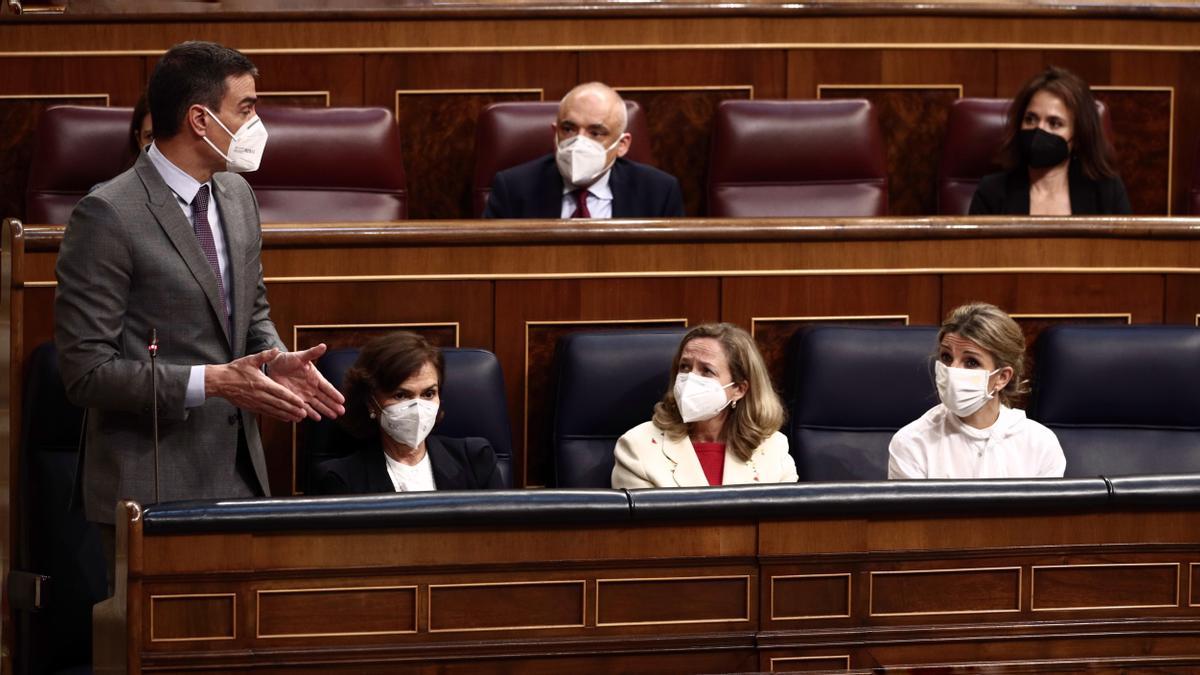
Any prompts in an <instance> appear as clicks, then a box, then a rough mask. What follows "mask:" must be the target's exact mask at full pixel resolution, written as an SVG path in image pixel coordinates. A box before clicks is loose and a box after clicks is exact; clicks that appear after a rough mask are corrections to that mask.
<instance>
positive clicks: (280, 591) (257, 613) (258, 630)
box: [254, 585, 419, 640]
mask: <svg viewBox="0 0 1200 675" xmlns="http://www.w3.org/2000/svg"><path fill="white" fill-rule="evenodd" d="M401 590H412V592H413V629H412V630H375V631H344V632H340V633H280V634H272V635H263V633H262V616H261V609H262V603H261V601H260V598H261V597H262V596H264V595H285V594H292V595H298V594H301V593H343V592H346V591H401ZM418 595H419V590H418V588H417V586H415V585H403V586H344V587H335V588H323V587H322V588H270V589H258V590H257V591H255V593H254V637H255V638H257V639H261V640H272V639H284V638H305V637H357V636H363V635H412V634H414V633H417V632H418V631H417V596H418Z"/></svg>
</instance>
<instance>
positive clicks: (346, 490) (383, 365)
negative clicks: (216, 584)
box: [316, 332, 504, 494]
mask: <svg viewBox="0 0 1200 675" xmlns="http://www.w3.org/2000/svg"><path fill="white" fill-rule="evenodd" d="M444 375H445V363H444V361H443V359H442V352H441V350H439V349H438V348H437V347H435V346H433V345H432V344H430V343H429V342H428V341H427V340H426V339H425V338H423V337H421V336H420V335H416V334H414V333H406V332H399V333H391V334H389V335H384V336H381V337H378V338H375V339H374V340H371V341H370V342H368V343H367V344H366V346H364V347H363V348H362V351H361V352H360V353H359V355H358V360H357V361H355V362H354V366H353V367H352V368H350V370H349V371H347V372H346V381H345V382H344V384H343V387H342V388H343V390H344V391H345V394H346V414H345V415H343V416H342V417H341V419H339V422H340V423H341V424H342V425H343V426H344V427H345V428H346V429H347V430H348V431H349V432H350V433H351V434H353V435H354V436H355V437H356V438H359V439H363V440H367V441H370V444H369V445H368V447H366V448H364V449H362V450H360V451H358V452H356V453H354V454H353V455H350V456H348V457H343V458H341V459H334V460H329V461H327V462H323V463H322V464H321V465H320V466H319V467H318V469H317V475H318V479H317V490H316V492H317V493H318V494H357V493H371V492H417V491H422V490H426V491H427V490H473V489H477V488H501V487H504V485H503V483H502V479H501V476H500V470H499V469H498V468H497V466H496V455H495V453H494V452H493V451H492V446H490V445H488V442H487V441H486V440H484V439H482V438H447V437H445V436H430V435H429V432H430V430H432V429H433V425H434V424H436V423H437V421H438V420H440V419H441V418H442V414H443V413H442V410H441V387H442V379H443V376H444Z"/></svg>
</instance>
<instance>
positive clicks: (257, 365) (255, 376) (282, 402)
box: [204, 349, 315, 422]
mask: <svg viewBox="0 0 1200 675" xmlns="http://www.w3.org/2000/svg"><path fill="white" fill-rule="evenodd" d="M278 356H279V350H278V349H268V350H266V351H263V352H259V353H257V354H251V355H249V356H243V357H242V358H240V359H237V360H234V361H230V362H229V363H225V364H221V365H214V366H205V367H204V395H205V396H219V397H221V398H223V399H225V400H227V401H229V402H230V403H232V404H234V405H235V406H237V407H239V408H241V409H243V410H246V411H248V412H252V413H255V414H260V415H266V416H267V417H272V418H275V419H277V420H280V421H283V422H299V421H300V420H302V419H304V416H305V414H306V413H307V411H308V408H307V406H305V403H304V399H303V398H301V397H300V396H299V395H297V394H295V393H294V392H292V391H291V390H289V389H288V388H287V387H285V386H283V385H281V384H279V383H277V382H275V381H273V380H272V379H271V378H269V377H267V376H266V375H265V374H263V371H262V367H263V364H266V363H270V362H272V361H274V360H275V359H276V358H277V357H278ZM314 370H315V369H314Z"/></svg>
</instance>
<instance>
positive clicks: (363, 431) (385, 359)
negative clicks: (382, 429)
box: [339, 331, 446, 439]
mask: <svg viewBox="0 0 1200 675" xmlns="http://www.w3.org/2000/svg"><path fill="white" fill-rule="evenodd" d="M427 363H430V364H433V368H434V370H436V371H437V380H438V387H439V388H441V385H442V380H444V379H445V375H446V364H445V361H444V360H443V359H442V350H440V349H438V348H437V347H435V346H434V345H433V344H431V343H430V342H429V341H428V340H426V339H425V338H423V337H421V336H420V335H417V334H416V333H409V332H407V331H399V332H396V333H388V334H387V335H381V336H379V337H377V338H375V339H373V340H371V341H370V342H368V343H367V344H366V345H364V346H363V348H362V351H360V352H359V354H358V360H357V361H355V362H354V365H353V366H351V367H350V370H348V371H346V379H345V381H344V382H343V383H342V391H343V393H344V394H345V395H346V414H345V415H342V416H341V417H340V418H339V421H340V422H341V424H342V426H343V427H345V429H346V430H347V431H349V432H350V433H351V434H352V435H354V436H355V437H356V438H362V439H369V438H374V437H376V436H377V435H378V434H379V423H378V422H377V421H375V420H373V419H371V411H372V410H373V409H374V408H375V407H376V406H378V403H376V402H373V401H372V399H373V397H374V396H375V395H376V393H384V394H387V395H391V394H392V393H394V392H395V391H396V390H397V389H399V388H400V385H401V384H404V381H405V380H407V379H408V378H410V377H412V376H413V375H415V374H417V373H418V372H419V371H420V370H421V368H423V367H424V366H425V364H427ZM441 418H442V411H441V410H439V411H438V419H439V420H440V419H441Z"/></svg>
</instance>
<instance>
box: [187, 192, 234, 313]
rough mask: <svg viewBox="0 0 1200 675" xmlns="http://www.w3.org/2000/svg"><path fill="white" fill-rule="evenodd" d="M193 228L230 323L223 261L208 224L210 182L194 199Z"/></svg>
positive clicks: (222, 307)
mask: <svg viewBox="0 0 1200 675" xmlns="http://www.w3.org/2000/svg"><path fill="white" fill-rule="evenodd" d="M192 229H194V230H195V231H196V239H197V240H199V242H200V248H201V250H203V251H204V257H205V258H207V259H208V266H209V267H211V268H212V271H213V274H215V275H216V277H217V295H219V296H221V309H223V310H224V311H225V323H226V327H227V328H228V324H229V305H228V304H227V303H226V302H225V282H223V281H221V262H220V261H219V260H217V244H216V242H215V241H213V234H212V226H211V225H209V224H208V184H207V183H206V184H204V185H201V186H200V191H199V192H197V193H196V198H195V199H193V200H192Z"/></svg>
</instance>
